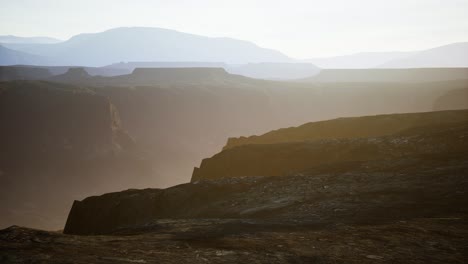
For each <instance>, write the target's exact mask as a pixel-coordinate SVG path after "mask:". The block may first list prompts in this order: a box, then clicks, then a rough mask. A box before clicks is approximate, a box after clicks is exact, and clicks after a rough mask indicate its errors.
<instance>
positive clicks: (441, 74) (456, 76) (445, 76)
mask: <svg viewBox="0 0 468 264" xmlns="http://www.w3.org/2000/svg"><path fill="white" fill-rule="evenodd" d="M450 80H467V84H468V68H420V69H325V70H321V71H320V72H319V73H318V74H317V75H314V76H312V77H310V78H305V79H302V80H299V81H302V82H317V83H330V82H354V83H359V82H360V83H372V82H374V83H375V82H404V83H413V82H438V81H450Z"/></svg>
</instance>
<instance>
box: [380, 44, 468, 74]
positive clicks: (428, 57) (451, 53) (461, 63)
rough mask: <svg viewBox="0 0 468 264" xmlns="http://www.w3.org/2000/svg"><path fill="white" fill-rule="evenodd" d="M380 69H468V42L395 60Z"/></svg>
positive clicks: (384, 64)
mask: <svg viewBox="0 0 468 264" xmlns="http://www.w3.org/2000/svg"><path fill="white" fill-rule="evenodd" d="M378 67H379V68H434V67H437V68H442V67H452V68H453V67H468V42H461V43H454V44H450V45H445V46H441V47H437V48H433V49H429V50H424V51H420V52H418V53H415V54H411V55H410V56H407V57H404V58H398V59H393V60H391V61H388V62H386V63H383V64H382V65H379V66H378Z"/></svg>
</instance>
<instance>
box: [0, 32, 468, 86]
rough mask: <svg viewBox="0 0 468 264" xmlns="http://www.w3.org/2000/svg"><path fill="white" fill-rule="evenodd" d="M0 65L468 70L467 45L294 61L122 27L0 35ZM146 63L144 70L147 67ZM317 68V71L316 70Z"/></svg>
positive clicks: (263, 71)
mask: <svg viewBox="0 0 468 264" xmlns="http://www.w3.org/2000/svg"><path fill="white" fill-rule="evenodd" d="M0 45H1V46H2V47H1V48H0V65H16V64H23V65H37V66H85V67H103V66H106V67H111V68H114V67H116V68H125V69H127V71H128V73H129V72H131V71H132V70H133V69H135V68H136V67H140V68H141V67H152V68H154V67H176V68H177V67H211V66H210V65H213V67H223V68H225V69H226V70H227V71H229V72H231V73H235V74H242V75H245V76H248V77H254V78H264V79H294V78H298V79H300V78H305V77H307V76H312V75H314V74H315V73H317V72H318V67H319V68H323V69H368V68H456V67H468V42H460V43H453V44H449V45H445V46H440V47H436V48H433V49H428V50H421V51H413V52H363V53H356V54H352V55H345V56H336V57H328V58H313V59H308V60H295V59H292V58H290V57H288V56H287V55H285V54H283V53H281V52H279V51H276V50H272V49H266V48H262V47H259V46H257V45H255V44H254V43H252V42H248V41H242V40H237V39H231V38H212V37H205V36H199V35H194V34H189V33H183V32H178V31H175V30H169V29H162V28H146V27H124V28H115V29H110V30H107V31H104V32H99V33H91V34H79V35H76V36H74V37H72V38H70V39H69V40H66V41H59V40H56V39H53V38H47V37H32V38H23V37H15V36H0ZM144 64H146V65H144ZM314 65H316V66H318V67H315V66H314Z"/></svg>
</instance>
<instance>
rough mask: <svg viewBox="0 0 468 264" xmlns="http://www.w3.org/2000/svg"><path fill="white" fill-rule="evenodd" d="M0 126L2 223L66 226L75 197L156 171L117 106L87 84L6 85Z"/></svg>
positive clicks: (0, 91) (0, 90)
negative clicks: (129, 133)
mask: <svg viewBox="0 0 468 264" xmlns="http://www.w3.org/2000/svg"><path fill="white" fill-rule="evenodd" d="M0 126H1V127H2V129H1V130H0V145H1V146H2V147H1V148H2V151H1V152H0V171H1V178H0V181H1V183H0V192H1V193H2V195H1V196H2V199H1V202H0V210H1V212H2V215H3V216H4V217H2V218H1V220H0V225H8V224H11V223H13V222H17V223H19V224H21V225H30V226H37V227H42V228H58V227H59V226H61V225H62V223H63V222H62V221H64V217H65V216H66V211H67V208H68V206H69V203H70V202H69V201H70V200H73V199H75V197H80V196H87V195H91V194H94V193H96V192H102V191H105V190H112V189H113V188H123V186H128V182H129V181H130V180H129V179H132V180H134V182H135V183H136V184H138V182H139V180H140V179H141V177H142V175H145V176H147V177H148V176H149V174H150V169H148V168H149V166H147V163H146V161H144V159H142V158H141V157H139V155H140V154H138V152H137V151H136V150H135V149H134V148H135V143H134V140H133V139H132V138H131V137H130V136H129V135H128V133H127V132H126V131H125V130H124V129H123V128H122V126H121V122H120V118H119V115H118V112H117V110H116V108H115V106H114V105H113V104H112V103H111V102H110V101H109V99H108V98H106V97H104V96H101V95H97V94H96V93H94V92H93V91H91V90H89V89H86V88H78V87H75V86H69V85H63V84H60V85H59V84H56V83H49V82H42V81H15V82H3V83H0ZM67 200H68V201H67ZM61 222H62V223H61Z"/></svg>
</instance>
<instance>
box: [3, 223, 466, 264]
mask: <svg viewBox="0 0 468 264" xmlns="http://www.w3.org/2000/svg"><path fill="white" fill-rule="evenodd" d="M467 259H468V222H467V215H460V216H453V217H444V218H419V219H412V220H409V221H393V222H389V223H382V224H378V225H348V224H340V223H335V224H328V225H323V224H314V223H306V222H302V223H294V222H265V221H263V222H262V221H259V220H247V219H244V220H239V219H237V220H234V219H198V220H182V219H179V220H170V219H168V220H158V221H156V222H154V223H153V224H150V225H146V226H144V227H141V228H140V229H132V230H121V231H120V233H116V234H113V235H106V236H77V235H64V234H61V233H59V232H46V231H40V230H33V229H27V228H21V227H16V226H13V227H10V228H8V229H4V230H2V231H0V263H61V264H62V263H86V264H88V263H245V262H248V263H466V261H467Z"/></svg>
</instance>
